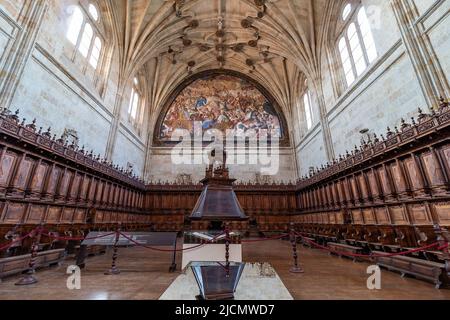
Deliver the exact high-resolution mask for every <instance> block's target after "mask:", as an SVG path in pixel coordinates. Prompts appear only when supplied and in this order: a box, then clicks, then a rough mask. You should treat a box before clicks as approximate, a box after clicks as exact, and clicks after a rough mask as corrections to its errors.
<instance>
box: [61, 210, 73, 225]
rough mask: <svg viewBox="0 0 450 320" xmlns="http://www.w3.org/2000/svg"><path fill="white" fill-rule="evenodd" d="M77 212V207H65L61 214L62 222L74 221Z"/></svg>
mask: <svg viewBox="0 0 450 320" xmlns="http://www.w3.org/2000/svg"><path fill="white" fill-rule="evenodd" d="M74 213H75V208H68V207H66V208H64V209H63V211H62V215H61V220H60V222H61V223H70V222H72V221H73V215H74Z"/></svg>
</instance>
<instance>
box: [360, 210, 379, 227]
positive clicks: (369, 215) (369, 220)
mask: <svg viewBox="0 0 450 320" xmlns="http://www.w3.org/2000/svg"><path fill="white" fill-rule="evenodd" d="M362 215H363V217H364V222H365V224H377V220H376V218H375V215H374V213H373V210H372V209H370V208H369V209H362ZM376 215H377V217H378V211H376Z"/></svg>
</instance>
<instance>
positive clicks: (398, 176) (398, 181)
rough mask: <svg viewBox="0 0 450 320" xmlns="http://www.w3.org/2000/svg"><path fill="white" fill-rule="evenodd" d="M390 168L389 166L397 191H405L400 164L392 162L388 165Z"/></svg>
mask: <svg viewBox="0 0 450 320" xmlns="http://www.w3.org/2000/svg"><path fill="white" fill-rule="evenodd" d="M390 168H391V173H392V180H393V182H394V185H395V189H396V190H397V192H399V193H400V192H405V191H406V185H405V182H404V180H403V176H402V172H401V168H400V165H399V164H398V163H396V162H394V163H392V164H391V165H390Z"/></svg>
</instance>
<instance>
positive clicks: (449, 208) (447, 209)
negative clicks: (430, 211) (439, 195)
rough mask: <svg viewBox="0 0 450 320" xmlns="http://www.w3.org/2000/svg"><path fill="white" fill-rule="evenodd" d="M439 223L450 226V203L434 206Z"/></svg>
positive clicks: (440, 203)
mask: <svg viewBox="0 0 450 320" xmlns="http://www.w3.org/2000/svg"><path fill="white" fill-rule="evenodd" d="M433 207H434V210H435V212H436V215H437V218H438V222H439V224H440V225H441V226H450V202H448V201H445V202H437V203H434V204H433Z"/></svg>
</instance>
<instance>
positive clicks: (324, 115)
mask: <svg viewBox="0 0 450 320" xmlns="http://www.w3.org/2000/svg"><path fill="white" fill-rule="evenodd" d="M311 84H313V85H314V88H315V93H316V98H317V106H318V108H319V116H320V126H321V129H322V136H323V144H324V146H325V151H326V154H327V158H328V161H330V162H331V161H333V159H334V158H335V154H334V147H333V139H332V137H331V130H330V125H329V123H328V112H327V107H326V104H325V98H324V94H323V87H322V81H321V80H320V79H318V81H312V80H311Z"/></svg>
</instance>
